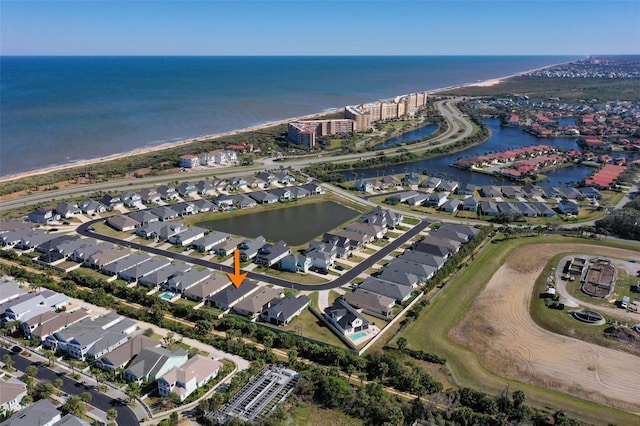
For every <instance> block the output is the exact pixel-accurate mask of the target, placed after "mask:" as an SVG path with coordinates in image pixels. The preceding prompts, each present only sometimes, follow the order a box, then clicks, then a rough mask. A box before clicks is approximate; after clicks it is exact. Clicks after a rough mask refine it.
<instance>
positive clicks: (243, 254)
mask: <svg viewBox="0 0 640 426" xmlns="http://www.w3.org/2000/svg"><path fill="white" fill-rule="evenodd" d="M266 243H267V240H265V238H264V237H263V236H262V235H260V236H258V237H256V238H254V239H252V240H243V241H242V242H241V243H240V244H238V250H239V251H240V260H241V261H243V262H247V261H248V260H251V259H253V258H254V257H256V256H257V255H258V252H259V251H260V249H261V248H262V246H264V245H265V244H266Z"/></svg>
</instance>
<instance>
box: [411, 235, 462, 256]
mask: <svg viewBox="0 0 640 426" xmlns="http://www.w3.org/2000/svg"><path fill="white" fill-rule="evenodd" d="M413 249H414V250H416V251H421V252H424V253H429V254H432V255H434V256H438V257H443V258H445V259H446V258H448V257H450V256H452V255H453V254H455V253H457V252H458V250H459V249H460V243H459V242H457V241H451V240H449V239H447V238H438V237H434V236H431V235H429V236H426V237H424V238H423V239H422V240H421V241H420V242H418V243H416V244H415V245H414V247H413Z"/></svg>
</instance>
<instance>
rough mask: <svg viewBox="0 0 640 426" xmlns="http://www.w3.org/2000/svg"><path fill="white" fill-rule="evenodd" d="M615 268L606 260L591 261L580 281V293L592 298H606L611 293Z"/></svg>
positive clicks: (614, 278) (614, 280) (614, 279)
mask: <svg viewBox="0 0 640 426" xmlns="http://www.w3.org/2000/svg"><path fill="white" fill-rule="evenodd" d="M615 282H616V268H615V267H613V266H612V265H611V262H610V261H609V260H607V259H602V258H596V259H592V260H591V262H590V263H589V266H588V267H587V271H586V273H585V275H584V279H583V281H582V287H581V288H582V291H583V292H584V293H585V294H588V295H589V296H593V297H602V298H607V297H609V296H610V295H611V293H612V292H613V287H614V284H615Z"/></svg>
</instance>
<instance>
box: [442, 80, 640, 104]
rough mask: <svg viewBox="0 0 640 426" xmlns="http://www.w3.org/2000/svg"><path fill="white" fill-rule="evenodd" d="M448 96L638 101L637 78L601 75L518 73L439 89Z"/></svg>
mask: <svg viewBox="0 0 640 426" xmlns="http://www.w3.org/2000/svg"><path fill="white" fill-rule="evenodd" d="M441 94H444V95H452V96H494V97H500V96H513V95H514V94H518V95H527V96H529V98H530V99H531V100H548V99H549V98H555V99H557V100H559V101H567V102H574V101H578V100H581V99H582V100H585V99H597V100H598V101H599V102H607V101H615V100H617V99H624V100H627V101H631V102H638V101H640V80H639V79H637V78H636V79H605V78H562V77H556V78H549V77H530V76H519V77H511V78H508V79H505V80H503V81H501V82H500V83H499V84H496V85H494V86H464V87H459V88H455V89H451V90H447V91H444V92H441Z"/></svg>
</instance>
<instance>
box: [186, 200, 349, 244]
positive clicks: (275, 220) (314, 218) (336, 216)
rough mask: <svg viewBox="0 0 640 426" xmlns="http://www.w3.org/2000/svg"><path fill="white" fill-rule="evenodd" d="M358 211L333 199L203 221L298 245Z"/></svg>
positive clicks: (218, 228)
mask: <svg viewBox="0 0 640 426" xmlns="http://www.w3.org/2000/svg"><path fill="white" fill-rule="evenodd" d="M358 214H359V213H358V212H357V211H355V210H353V209H350V208H348V207H345V206H342V205H340V204H338V203H334V202H333V201H321V202H317V203H310V204H302V205H295V204H294V205H291V206H289V207H287V208H280V209H274V210H262V211H258V212H252V213H251V214H244V215H239V216H231V217H227V218H223V219H218V220H211V221H206V222H200V223H198V224H197V225H198V226H201V227H203V228H210V229H215V230H216V231H222V232H227V233H229V234H235V235H242V236H245V237H251V238H255V237H257V236H260V235H262V236H263V237H265V238H266V239H267V241H278V240H284V241H285V242H286V243H287V245H289V246H298V245H300V244H304V243H307V242H308V241H310V240H312V239H314V238H316V237H318V236H322V235H323V234H324V233H325V232H327V231H329V230H331V229H333V228H335V227H337V226H338V225H340V224H342V223H345V222H347V221H349V220H351V219H354V218H355V217H356V216H358Z"/></svg>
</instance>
